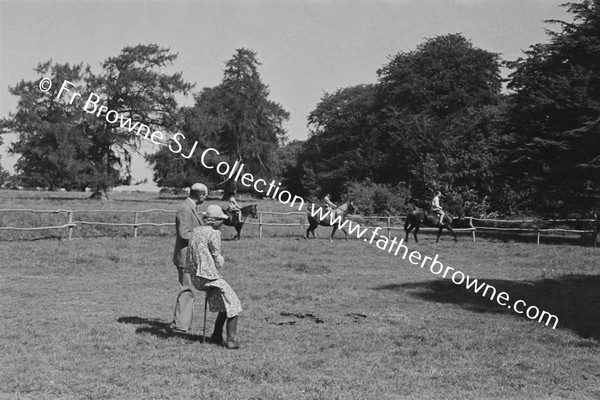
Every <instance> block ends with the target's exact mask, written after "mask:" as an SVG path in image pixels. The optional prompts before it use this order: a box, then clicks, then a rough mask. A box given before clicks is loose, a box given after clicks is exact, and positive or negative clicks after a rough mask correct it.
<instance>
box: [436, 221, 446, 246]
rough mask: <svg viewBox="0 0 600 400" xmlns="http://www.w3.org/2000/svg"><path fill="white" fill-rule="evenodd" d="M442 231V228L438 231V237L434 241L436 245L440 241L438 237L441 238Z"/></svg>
mask: <svg viewBox="0 0 600 400" xmlns="http://www.w3.org/2000/svg"><path fill="white" fill-rule="evenodd" d="M442 229H444V226H443V225H442V226H440V229H438V236H437V239H436V240H435V242H436V243H438V242H439V241H440V236H442Z"/></svg>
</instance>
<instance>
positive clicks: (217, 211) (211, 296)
mask: <svg viewBox="0 0 600 400" xmlns="http://www.w3.org/2000/svg"><path fill="white" fill-rule="evenodd" d="M203 218H204V222H205V223H206V225H205V226H199V227H197V228H194V230H193V231H192V236H191V238H190V241H189V246H188V251H187V262H186V268H187V272H188V273H189V274H190V277H191V279H192V283H193V285H194V287H195V288H196V289H198V290H201V291H203V292H206V296H207V299H208V304H209V305H210V311H212V312H218V313H219V314H218V315H217V320H216V321H215V328H214V331H213V334H212V336H211V337H210V342H211V343H216V344H221V345H222V344H223V325H224V324H225V322H227V342H226V346H227V348H228V349H239V347H240V346H239V344H238V343H237V341H236V339H235V338H236V333H237V321H238V314H239V313H240V312H241V311H242V305H241V303H240V300H239V298H238V297H237V295H236V294H235V292H234V291H233V289H232V288H231V286H229V284H228V283H227V282H226V281H225V280H224V279H223V277H222V276H221V275H220V274H219V272H218V271H217V268H221V267H222V266H223V265H224V259H223V256H222V255H221V232H220V231H219V230H218V229H219V228H220V227H221V224H222V223H223V221H224V220H226V219H227V218H228V217H227V215H225V214H224V213H223V210H222V209H221V207H219V206H217V205H210V206H208V208H207V209H206V213H205V214H204V217H203Z"/></svg>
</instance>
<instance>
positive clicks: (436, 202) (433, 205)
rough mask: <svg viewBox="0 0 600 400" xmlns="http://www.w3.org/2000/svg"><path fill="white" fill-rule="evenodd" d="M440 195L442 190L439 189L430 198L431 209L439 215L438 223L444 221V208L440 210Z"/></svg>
mask: <svg viewBox="0 0 600 400" xmlns="http://www.w3.org/2000/svg"><path fill="white" fill-rule="evenodd" d="M441 196H442V192H440V191H439V190H438V191H437V192H436V194H435V197H434V198H433V200H431V211H433V212H434V213H436V214H438V215H439V216H440V222H439V225H442V222H444V210H442V206H441V205H440V197H441Z"/></svg>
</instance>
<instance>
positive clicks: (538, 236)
mask: <svg viewBox="0 0 600 400" xmlns="http://www.w3.org/2000/svg"><path fill="white" fill-rule="evenodd" d="M536 232H537V244H538V246H539V244H540V228H537V229H536Z"/></svg>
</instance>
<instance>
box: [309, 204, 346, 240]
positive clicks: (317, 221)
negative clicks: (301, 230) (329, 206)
mask: <svg viewBox="0 0 600 400" xmlns="http://www.w3.org/2000/svg"><path fill="white" fill-rule="evenodd" d="M352 212H354V204H352V202H348V203H344V204H342V205H341V206H339V207H338V208H336V209H335V211H331V212H328V213H327V215H326V216H325V218H319V216H315V217H313V216H312V215H311V213H310V212H309V213H308V228H307V229H306V238H307V239H310V236H309V235H310V233H311V232H312V234H313V238H316V237H317V235H315V229H317V227H318V226H319V225H321V226H333V230H332V231H331V236H330V237H329V240H330V241H333V235H334V234H335V231H337V229H338V228H340V229H341V230H342V232H344V233H345V234H346V240H348V232H346V230H345V229H344V228H342V227H340V224H339V223H338V222H336V223H333V224H332V223H331V220H332V219H333V220H334V221H336V219H337V217H338V216H339V217H340V219H339V222H341V221H342V220H343V219H344V218H346V215H348V213H352Z"/></svg>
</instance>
